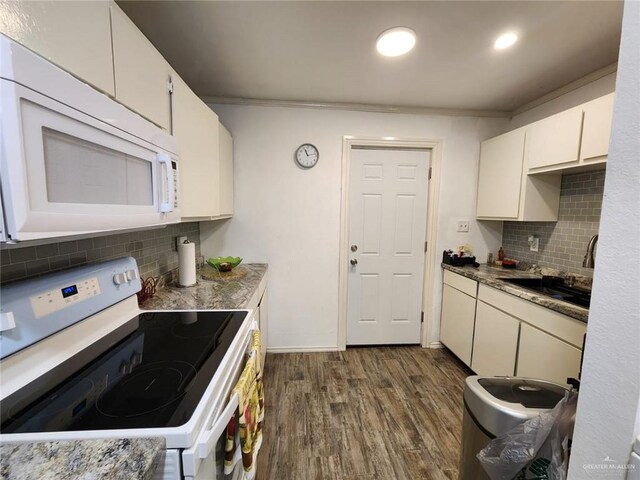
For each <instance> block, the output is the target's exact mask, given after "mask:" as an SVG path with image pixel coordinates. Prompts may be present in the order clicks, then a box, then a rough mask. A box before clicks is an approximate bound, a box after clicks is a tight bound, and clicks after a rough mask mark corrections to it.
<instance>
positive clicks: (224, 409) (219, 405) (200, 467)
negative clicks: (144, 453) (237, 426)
mask: <svg viewBox="0 0 640 480" xmlns="http://www.w3.org/2000/svg"><path fill="white" fill-rule="evenodd" d="M256 328H258V327H257V324H255V321H253V325H252V328H251V329H249V331H248V333H247V335H246V337H245V339H244V341H243V343H242V349H239V350H238V351H237V352H236V354H235V356H234V359H233V368H232V369H231V372H232V373H230V374H229V375H228V376H227V378H226V379H225V381H224V383H223V385H224V388H221V389H220V390H219V393H218V396H217V397H216V401H215V403H214V407H213V408H212V410H211V411H212V415H211V417H210V420H209V421H207V423H206V424H205V427H206V430H204V431H203V432H202V433H201V434H200V435H199V436H198V440H197V442H196V444H195V445H194V446H193V447H192V448H189V449H187V450H184V451H183V452H182V467H183V472H184V475H185V476H184V478H185V480H204V479H207V480H238V479H242V478H243V477H244V470H243V468H242V461H241V460H239V461H238V462H237V463H236V464H235V467H234V470H233V472H232V473H230V474H228V475H225V474H224V447H225V443H226V439H227V425H228V424H229V421H230V420H231V418H233V416H234V415H236V413H237V411H238V397H237V395H231V391H232V389H233V387H235V385H236V383H237V382H238V379H239V378H240V375H241V374H242V370H243V369H244V366H245V363H246V355H247V349H248V348H249V342H250V341H251V338H252V334H253V331H254V330H255V329H256Z"/></svg>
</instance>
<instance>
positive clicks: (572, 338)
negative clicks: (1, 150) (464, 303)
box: [478, 285, 587, 348]
mask: <svg viewBox="0 0 640 480" xmlns="http://www.w3.org/2000/svg"><path fill="white" fill-rule="evenodd" d="M478 300H481V301H483V302H485V303H488V304H489V305H492V306H494V307H495V308H497V309H499V310H502V311H503V312H506V313H508V314H510V315H513V316H514V317H517V318H519V319H520V320H523V321H524V322H527V323H529V324H531V325H533V326H534V327H536V328H539V329H540V330H544V331H545V332H548V333H550V334H551V335H554V336H556V337H559V338H561V339H562V340H564V341H565V342H568V343H570V344H571V345H573V346H575V347H578V348H582V340H583V336H584V334H585V333H586V331H587V326H586V324H585V323H583V322H581V321H580V320H576V319H574V318H571V317H567V316H566V315H562V314H561V313H558V312H554V311H553V310H549V309H548V308H546V307H543V306H541V305H536V304H535V303H531V302H528V301H526V300H522V299H520V298H518V297H514V296H513V295H510V294H508V293H504V292H501V291H500V290H497V289H495V288H492V287H488V286H486V285H480V287H479V288H478Z"/></svg>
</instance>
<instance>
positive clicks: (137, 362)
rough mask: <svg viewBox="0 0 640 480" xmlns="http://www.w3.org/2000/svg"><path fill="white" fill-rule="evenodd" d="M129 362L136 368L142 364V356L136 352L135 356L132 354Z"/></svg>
mask: <svg viewBox="0 0 640 480" xmlns="http://www.w3.org/2000/svg"><path fill="white" fill-rule="evenodd" d="M129 362H131V365H133V366H134V367H135V366H136V365H140V363H142V354H141V353H138V352H134V353H133V354H131V359H129Z"/></svg>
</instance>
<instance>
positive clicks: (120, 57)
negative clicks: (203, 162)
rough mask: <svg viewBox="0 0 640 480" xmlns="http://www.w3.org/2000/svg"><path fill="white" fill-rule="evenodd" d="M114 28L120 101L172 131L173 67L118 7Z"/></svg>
mask: <svg viewBox="0 0 640 480" xmlns="http://www.w3.org/2000/svg"><path fill="white" fill-rule="evenodd" d="M111 28H112V35H113V67H114V70H115V83H116V100H118V101H119V102H121V103H123V104H124V105H126V106H127V107H129V108H130V109H131V110H133V111H135V112H137V113H139V114H140V115H142V116H143V117H145V118H147V119H149V120H151V121H152V122H154V123H156V124H157V125H159V126H161V127H162V128H164V129H166V130H169V129H170V125H171V120H170V115H171V110H170V96H169V77H170V71H171V70H170V67H169V64H168V63H167V62H166V61H165V59H164V58H163V57H162V55H160V53H159V52H158V51H157V50H156V49H155V47H154V46H153V45H152V44H151V42H149V40H147V38H146V37H145V36H144V35H143V34H142V32H141V31H140V30H138V27H136V26H135V25H134V23H133V22H132V21H131V20H130V19H129V17H127V15H126V14H125V13H124V12H123V11H122V10H121V9H120V7H118V6H117V5H116V4H115V3H111Z"/></svg>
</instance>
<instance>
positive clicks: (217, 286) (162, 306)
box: [140, 263, 268, 310]
mask: <svg viewBox="0 0 640 480" xmlns="http://www.w3.org/2000/svg"><path fill="white" fill-rule="evenodd" d="M240 268H243V269H245V270H246V275H244V276H242V277H240V278H234V277H231V278H229V279H226V278H224V277H221V278H220V279H216V280H208V279H206V278H204V277H211V275H212V272H213V271H214V269H213V268H211V267H209V266H208V265H205V266H204V267H202V268H199V269H198V271H197V272H196V275H197V278H198V283H197V284H196V285H194V286H193V287H178V286H175V285H168V286H165V287H163V288H161V289H160V290H158V292H156V295H155V296H154V297H153V298H151V299H149V300H147V301H145V302H144V303H143V304H142V305H141V307H140V308H142V309H143V310H195V309H233V308H246V307H247V303H249V300H251V297H252V296H253V294H254V293H255V291H256V290H257V289H258V286H259V285H260V281H261V280H262V278H263V277H264V276H265V275H266V274H267V268H268V265H267V264H266V263H243V264H241V265H240V266H238V267H236V270H237V269H240ZM234 271H235V270H234Z"/></svg>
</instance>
